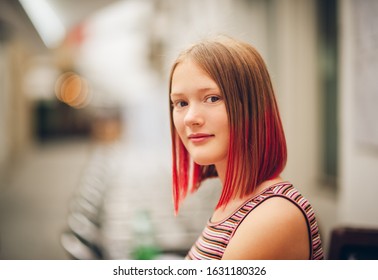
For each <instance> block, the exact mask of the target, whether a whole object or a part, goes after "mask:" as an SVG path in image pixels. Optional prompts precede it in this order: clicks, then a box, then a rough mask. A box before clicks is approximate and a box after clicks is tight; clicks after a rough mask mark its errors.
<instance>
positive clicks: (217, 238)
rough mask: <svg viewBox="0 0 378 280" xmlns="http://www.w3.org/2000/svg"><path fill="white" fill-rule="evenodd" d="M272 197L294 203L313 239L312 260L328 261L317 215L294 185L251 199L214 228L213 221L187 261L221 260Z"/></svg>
mask: <svg viewBox="0 0 378 280" xmlns="http://www.w3.org/2000/svg"><path fill="white" fill-rule="evenodd" d="M271 197H283V198H286V199H288V200H289V201H291V202H292V203H294V204H295V205H296V206H297V207H298V208H299V209H300V210H301V211H302V213H303V215H304V216H305V218H306V221H307V229H308V233H309V239H310V255H309V259H311V260H320V259H324V255H323V249H322V243H321V240H320V234H319V229H318V224H317V221H316V218H315V213H314V210H313V208H312V207H311V205H310V203H309V202H308V201H307V199H306V198H304V197H303V196H302V195H301V194H300V193H299V192H298V190H296V189H295V188H294V187H293V185H292V184H290V183H287V182H285V183H279V184H276V185H273V186H271V187H268V188H267V189H265V190H264V191H263V192H261V193H260V194H258V195H257V196H255V197H253V198H251V199H249V200H248V201H247V202H245V203H244V204H243V205H242V206H241V207H240V208H239V209H238V210H236V211H235V212H234V213H233V214H232V215H231V216H230V217H229V218H227V219H226V220H223V221H222V222H220V223H217V224H214V223H211V222H210V220H209V221H208V223H207V226H206V227H205V229H204V230H203V232H202V234H201V235H200V237H199V238H198V239H197V241H196V242H195V243H194V245H193V247H192V248H191V249H190V251H189V253H188V254H187V256H186V257H185V259H187V260H220V259H222V256H223V253H224V251H225V249H226V247H227V244H228V243H229V241H230V239H231V238H232V236H233V234H234V232H235V231H236V229H237V228H238V226H239V225H240V223H241V222H242V221H243V219H244V218H245V217H246V216H247V215H248V214H249V213H250V212H251V211H253V209H254V208H256V207H257V206H258V205H259V204H261V203H262V202H264V201H266V200H267V199H269V198H271Z"/></svg>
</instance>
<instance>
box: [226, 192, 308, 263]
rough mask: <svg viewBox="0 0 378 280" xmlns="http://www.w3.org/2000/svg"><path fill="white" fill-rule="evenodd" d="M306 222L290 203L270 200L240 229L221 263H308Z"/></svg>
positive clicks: (249, 217)
mask: <svg viewBox="0 0 378 280" xmlns="http://www.w3.org/2000/svg"><path fill="white" fill-rule="evenodd" d="M309 242H310V241H309V234H308V229H307V222H306V218H305V216H304V214H303V213H302V211H301V210H300V209H299V208H298V207H297V206H296V205H295V204H294V203H293V202H291V201H289V200H288V199H285V198H282V197H272V198H269V199H267V200H266V201H264V202H263V203H261V204H260V205H259V206H257V207H256V208H255V209H254V210H253V211H252V212H251V213H250V214H249V215H248V216H247V217H246V218H245V219H244V220H243V221H242V223H241V224H240V225H239V227H238V229H237V230H236V232H235V234H234V236H233V237H232V239H231V240H230V242H229V244H228V246H227V248H226V250H225V252H224V255H223V259H308V257H309V254H310V243H309Z"/></svg>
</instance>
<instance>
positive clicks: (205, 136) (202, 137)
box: [188, 133, 214, 143]
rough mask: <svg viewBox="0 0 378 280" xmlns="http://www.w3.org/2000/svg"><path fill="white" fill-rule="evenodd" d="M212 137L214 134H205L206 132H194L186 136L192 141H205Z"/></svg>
mask: <svg viewBox="0 0 378 280" xmlns="http://www.w3.org/2000/svg"><path fill="white" fill-rule="evenodd" d="M212 137H214V134H206V133H194V134H190V135H189V136H188V138H189V140H190V141H192V142H193V143H201V142H205V141H207V140H209V139H210V138H212Z"/></svg>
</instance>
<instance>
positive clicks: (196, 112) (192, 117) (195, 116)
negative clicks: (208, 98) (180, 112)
mask: <svg viewBox="0 0 378 280" xmlns="http://www.w3.org/2000/svg"><path fill="white" fill-rule="evenodd" d="M184 123H185V125H186V126H201V125H203V123H204V116H203V113H202V112H201V109H200V108H199V107H198V106H196V105H191V106H189V108H188V110H187V111H186V114H185V117H184Z"/></svg>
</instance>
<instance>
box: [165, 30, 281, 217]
mask: <svg viewBox="0 0 378 280" xmlns="http://www.w3.org/2000/svg"><path fill="white" fill-rule="evenodd" d="M187 59H190V60H191V61H192V62H195V63H196V64H197V65H198V66H199V67H200V68H202V69H203V70H204V71H205V73H207V74H208V75H209V77H210V78H211V79H213V80H214V81H215V83H216V84H217V85H218V87H219V89H220V91H221V93H222V94H223V97H224V100H225V106H226V111H227V114H228V121H229V127H230V141H229V148H228V163H227V170H226V177H225V182H224V186H223V189H222V193H221V196H220V198H219V201H218V204H217V206H216V209H218V208H219V207H221V206H225V205H227V203H228V202H229V201H230V200H231V199H233V198H236V197H237V196H239V197H240V198H241V197H243V196H246V195H250V194H251V193H252V192H253V191H254V190H255V188H256V187H257V186H258V185H259V184H260V183H262V182H263V181H265V180H269V179H272V178H275V177H276V176H278V175H279V174H280V173H281V172H282V171H283V169H284V167H285V165H286V160H287V148H286V140H285V135H284V131H283V127H282V123H281V118H280V114H279V111H278V107H277V102H276V99H275V96H274V91H273V87H272V83H271V79H270V76H269V73H268V70H267V67H266V65H265V63H264V61H263V59H262V57H261V56H260V54H259V53H258V52H257V51H256V49H255V48H254V47H252V46H251V45H249V44H247V43H245V42H242V41H238V40H235V39H233V38H230V37H226V36H218V37H216V38H214V39H209V40H204V41H201V42H199V43H197V44H195V45H193V46H191V47H189V48H188V49H186V50H184V51H183V52H181V53H180V55H179V56H178V58H177V59H176V60H175V62H174V63H173V65H172V68H171V72H170V80H169V93H171V88H172V76H173V73H174V71H175V69H176V66H177V65H178V64H180V63H181V62H183V61H184V60H187ZM172 112H173V108H172V106H170V122H171V137H172V162H173V166H172V175H173V178H172V179H173V200H174V209H175V213H176V214H177V212H178V209H179V204H180V202H181V201H182V200H183V199H184V198H185V197H186V195H187V192H188V189H189V188H190V190H191V191H192V192H194V191H196V190H197V189H198V188H199V186H200V184H201V182H202V181H204V180H205V179H207V178H211V177H216V176H218V174H217V172H216V169H215V166H214V165H208V166H200V165H198V164H196V163H195V162H193V160H192V159H191V158H190V155H189V154H188V151H187V150H186V148H185V146H184V144H183V143H182V141H181V139H180V137H179V136H178V133H177V131H176V129H175V126H174V123H173V116H172ZM189 181H191V182H190V184H189Z"/></svg>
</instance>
